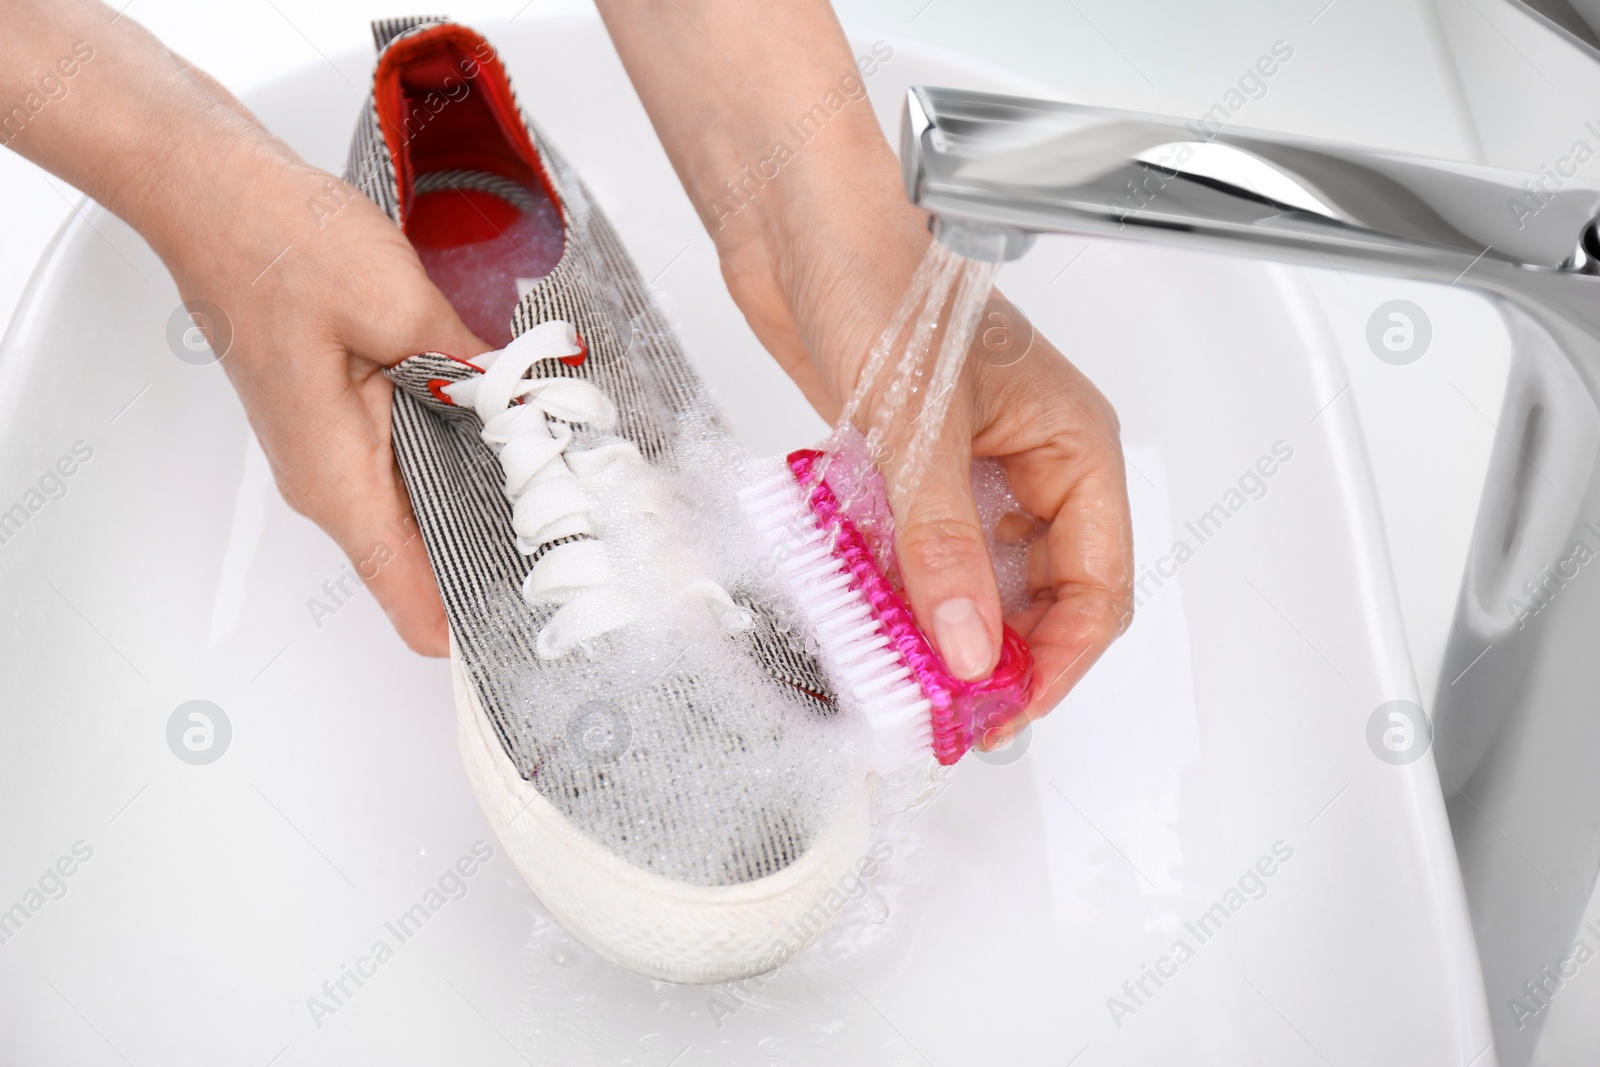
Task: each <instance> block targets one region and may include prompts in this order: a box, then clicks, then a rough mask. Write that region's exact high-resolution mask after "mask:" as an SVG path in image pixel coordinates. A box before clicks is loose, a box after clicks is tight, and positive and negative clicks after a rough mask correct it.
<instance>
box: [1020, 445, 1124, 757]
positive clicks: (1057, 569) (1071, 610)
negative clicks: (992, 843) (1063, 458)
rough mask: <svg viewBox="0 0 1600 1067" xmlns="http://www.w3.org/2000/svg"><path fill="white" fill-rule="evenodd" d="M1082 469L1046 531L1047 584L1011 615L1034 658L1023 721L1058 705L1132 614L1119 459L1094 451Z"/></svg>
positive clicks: (1028, 483) (1025, 479) (1119, 457)
mask: <svg viewBox="0 0 1600 1067" xmlns="http://www.w3.org/2000/svg"><path fill="white" fill-rule="evenodd" d="M1086 467H1087V469H1084V470H1082V471H1081V472H1079V474H1078V476H1077V477H1076V479H1075V480H1073V481H1071V482H1070V484H1069V487H1068V489H1067V490H1066V492H1065V494H1064V496H1063V498H1062V500H1061V503H1060V506H1059V507H1058V508H1057V510H1056V512H1055V518H1054V520H1053V521H1052V522H1051V524H1050V529H1049V531H1048V533H1047V534H1046V545H1047V551H1048V554H1049V582H1050V584H1049V585H1048V586H1047V587H1046V588H1044V589H1042V590H1040V591H1039V592H1038V593H1037V594H1036V596H1035V600H1034V604H1033V606H1032V607H1031V608H1030V609H1029V610H1028V611H1026V612H1023V613H1022V615H1023V616H1024V618H1022V619H1019V620H1018V621H1019V622H1021V623H1023V625H1024V626H1025V627H1026V630H1027V632H1026V633H1025V634H1024V636H1025V637H1026V638H1027V640H1028V644H1029V647H1030V648H1031V649H1032V650H1033V657H1034V687H1033V695H1032V699H1031V701H1030V702H1029V705H1028V708H1027V709H1026V712H1025V715H1026V720H1031V719H1035V718H1038V717H1040V716H1042V715H1044V714H1046V713H1048V712H1049V711H1050V710H1051V709H1053V708H1054V707H1055V706H1056V705H1057V704H1059V703H1060V702H1061V700H1062V698H1064V697H1065V696H1066V694H1067V693H1068V692H1069V691H1070V690H1071V689H1072V687H1073V686H1075V685H1076V684H1077V683H1078V681H1079V680H1080V679H1081V678H1082V677H1083V675H1084V673H1085V672H1086V671H1088V669H1089V668H1090V667H1092V666H1093V665H1094V663H1095V662H1096V661H1097V660H1098V659H1099V658H1100V656H1101V654H1102V653H1104V652H1105V650H1106V649H1107V648H1108V647H1109V646H1110V645H1111V642H1112V641H1114V640H1115V639H1116V638H1117V636H1118V635H1120V634H1121V633H1122V632H1123V630H1125V629H1126V628H1127V625H1128V623H1129V622H1130V621H1131V618H1132V569H1133V544H1132V538H1131V535H1130V533H1129V530H1130V526H1129V521H1130V520H1129V513H1128V497H1127V485H1126V482H1125V479H1124V473H1123V465H1122V461H1121V456H1120V454H1111V453H1110V452H1109V450H1100V449H1096V450H1095V452H1094V455H1093V457H1092V458H1089V459H1088V460H1087V461H1086ZM1019 480H1020V481H1022V482H1023V483H1024V484H1025V485H1032V484H1034V483H1033V481H1032V479H1029V478H1022V479H1019ZM1019 725H1020V724H1019Z"/></svg>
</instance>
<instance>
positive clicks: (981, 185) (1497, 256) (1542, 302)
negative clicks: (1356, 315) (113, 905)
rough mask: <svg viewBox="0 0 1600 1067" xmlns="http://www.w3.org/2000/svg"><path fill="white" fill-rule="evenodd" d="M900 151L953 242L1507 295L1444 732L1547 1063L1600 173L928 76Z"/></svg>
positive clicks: (1569, 818) (1523, 1047)
mask: <svg viewBox="0 0 1600 1067" xmlns="http://www.w3.org/2000/svg"><path fill="white" fill-rule="evenodd" d="M901 163H902V167H903V169H904V174H905V183H906V190H907V192H908V193H909V194H910V196H911V199H912V201H913V202H915V203H917V204H919V205H921V206H922V207H924V208H926V209H927V210H929V211H930V212H931V213H932V228H933V232H934V234H935V236H936V237H937V238H938V240H940V241H941V242H943V243H944V244H946V245H948V246H949V247H951V248H952V249H954V250H956V251H958V252H961V253H963V254H966V255H968V256H972V257H974V258H980V259H988V260H1009V259H1015V258H1017V257H1018V256H1020V255H1022V254H1023V253H1024V252H1025V251H1026V250H1027V248H1028V247H1029V245H1031V244H1032V243H1033V239H1034V236H1035V235H1037V234H1039V233H1074V234H1084V235H1098V236H1106V237H1121V238H1130V239H1136V240H1148V241H1155V242H1158V243H1162V244H1175V245H1185V246H1190V247H1200V248H1205V249H1212V250H1215V251H1218V252H1229V253H1237V254H1242V255H1246V256H1251V257H1255V258H1259V259H1268V260H1274V261H1279V262H1287V263H1294V264H1301V265H1308V266H1313V267H1335V268H1348V269H1351V270H1354V271H1363V272H1366V273H1372V274H1383V275H1389V276H1394V277H1401V278H1408V279H1415V280H1419V281H1426V282H1436V283H1440V284H1457V285H1465V286H1469V287H1471V288H1473V289H1476V290H1478V291H1480V292H1482V293H1484V294H1486V295H1487V296H1488V297H1489V298H1490V299H1491V300H1492V301H1493V302H1494V303H1495V305H1496V306H1497V307H1498V309H1499V310H1500V312H1501V314H1502V315H1503V316H1504V317H1505V320H1506V323H1507V326H1508V328H1509V331H1510V335H1511V339H1512V343H1513V349H1514V355H1513V360H1512V369H1511V373H1510V380H1509V381H1508V383H1507V388H1506V394H1505V401H1504V404H1503V407H1502V411H1501V415H1500V421H1499V427H1498V430H1499V432H1498V434H1497V438H1496V442H1495V445H1494V450H1493V453H1492V456H1491V459H1490V463H1489V470H1488V474H1487V477H1486V480H1485V484H1484V488H1483V492H1482V496H1481V498H1480V501H1479V505H1478V515H1477V520H1476V524H1475V526H1474V530H1473V534H1472V540H1471V546H1470V549H1469V552H1468V558H1467V564H1466V570H1465V573H1464V574H1463V576H1462V581H1461V589H1460V593H1459V596H1458V599H1457V606H1456V614H1455V619H1454V623H1453V626H1452V630H1451V634H1450V638H1449V644H1448V649H1447V652H1446V656H1445V663H1444V669H1443V671H1442V673H1441V677H1440V679H1439V680H1438V682H1437V688H1436V691H1435V692H1436V695H1435V699H1434V705H1433V720H1434V756H1435V761H1436V765H1437V767H1438V770H1439V775H1440V779H1441V786H1442V788H1443V789H1444V792H1445V796H1446V802H1447V807H1448V811H1449V813H1450V823H1451V831H1452V836H1453V837H1454V839H1455V844H1456V852H1457V856H1458V859H1459V861H1460V865H1461V872H1462V878H1463V881H1464V884H1465V887H1466V895H1467V901H1468V905H1469V908H1470V910H1471V913H1472V920H1473V927H1474V931H1475V934H1476V938H1477V942H1478V951H1479V957H1480V960H1481V962H1482V966H1483V972H1484V984H1485V989H1486V992H1487V994H1488V1001H1489V1009H1490V1017H1491V1019H1492V1021H1493V1025H1494V1029H1495V1041H1496V1047H1497V1050H1498V1053H1499V1058H1500V1062H1501V1063H1502V1064H1503V1065H1506V1067H1515V1065H1519V1064H1526V1063H1528V1062H1529V1061H1530V1060H1531V1059H1532V1057H1533V1054H1534V1049H1535V1045H1536V1042H1537V1039H1538V1033H1539V1024H1540V1023H1542V1021H1543V1019H1544V1018H1545V1017H1546V1014H1547V1013H1544V1012H1539V1013H1537V1014H1535V1015H1532V1016H1531V1017H1529V1016H1523V1017H1521V1018H1520V1019H1519V1018H1517V1017H1516V1015H1515V1013H1513V1012H1510V1011H1508V1010H1507V1005H1508V1001H1509V1000H1511V999H1512V998H1517V999H1520V1000H1524V1001H1525V1000H1526V998H1527V996H1528V994H1527V992H1526V990H1525V985H1524V983H1526V982H1528V981H1529V980H1532V981H1534V982H1535V983H1538V982H1540V981H1541V980H1542V979H1541V974H1542V969H1543V968H1545V967H1546V965H1552V964H1554V963H1555V961H1558V960H1560V959H1562V958H1563V957H1566V956H1567V955H1568V954H1569V953H1570V952H1571V949H1572V945H1573V942H1574V941H1575V940H1576V939H1577V938H1578V937H1579V936H1580V933H1581V932H1580V923H1581V922H1582V920H1583V912H1584V909H1585V907H1586V906H1587V904H1588V902H1589V900H1590V897H1591V894H1592V892H1593V890H1594V888H1595V884H1596V875H1597V872H1600V469H1597V466H1596V462H1595V461H1596V458H1597V456H1600V407H1597V404H1596V397H1597V396H1600V227H1597V224H1596V219H1597V216H1600V184H1597V183H1593V182H1588V181H1583V180H1580V179H1577V178H1575V177H1568V176H1564V175H1555V174H1552V173H1550V172H1549V171H1548V169H1547V170H1545V171H1542V172H1540V173H1531V174H1529V173H1520V172H1513V171H1507V170H1499V169H1495V168H1491V167H1485V166H1478V165H1473V164H1467V163H1457V162H1448V161H1444V160H1434V159H1424V158H1420V157H1417V156H1410V155H1405V154H1403V153H1399V152H1389V151H1382V150H1378V149H1368V148H1360V147H1354V146H1349V145H1343V144H1336V143H1331V142H1326V141H1319V140H1313V139H1310V138H1304V137H1294V136H1287V135H1280V134H1273V133H1264V132H1260V131H1254V130H1245V129H1241V128H1238V127H1232V126H1223V125H1217V124H1214V123H1209V122H1182V121H1179V120H1177V119H1171V118H1163V117H1158V116H1153V115H1142V114H1136V113H1132V112H1125V111H1114V110H1109V109H1106V108H1096V107H1084V106H1079V105H1076V104H1064V103H1056V102H1051V101H1045V100H1030V99H1022V98H1016V97H1006V96H995V95H990V94H984V93H972V92H963V91H958V90H952V89H934V88H926V87H917V88H913V89H912V90H911V91H910V93H909V94H908V96H907V99H906V107H905V113H904V117H903V124H902V134H901ZM1580 544H1581V545H1583V546H1585V549H1584V550H1581V551H1580V550H1579V549H1578V547H1577V546H1579V545H1580ZM1591 558H1592V559H1594V560H1595V562H1594V564H1593V565H1592V566H1591V565H1589V562H1588V561H1589V559H1591ZM1591 572H1592V573H1591ZM1496 827H1500V828H1515V829H1514V832H1515V836H1516V843H1515V844H1512V843H1511V841H1510V840H1509V839H1508V838H1506V837H1503V836H1502V835H1501V833H1500V830H1499V829H1496ZM1508 832H1511V831H1510V830H1509V829H1508Z"/></svg>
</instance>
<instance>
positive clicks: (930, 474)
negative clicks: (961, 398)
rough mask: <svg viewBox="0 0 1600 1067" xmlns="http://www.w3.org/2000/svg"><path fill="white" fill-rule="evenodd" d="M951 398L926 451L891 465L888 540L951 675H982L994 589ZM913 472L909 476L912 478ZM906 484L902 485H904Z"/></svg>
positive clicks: (989, 655) (994, 651)
mask: <svg viewBox="0 0 1600 1067" xmlns="http://www.w3.org/2000/svg"><path fill="white" fill-rule="evenodd" d="M958 406H959V405H957V406H953V407H952V410H951V414H950V418H949V420H948V421H947V423H946V426H945V428H944V430H945V432H944V433H943V435H942V438H941V440H940V441H939V443H938V444H937V445H936V451H935V452H934V454H933V455H931V456H928V457H926V458H924V459H920V460H915V459H914V460H913V462H916V463H918V464H919V465H920V470H917V471H914V470H912V469H911V467H910V466H909V465H908V464H905V463H902V464H900V465H898V466H895V465H891V469H890V471H889V472H888V473H887V474H886V480H887V481H888V483H889V497H890V501H891V502H892V503H893V504H894V505H895V529H896V538H895V546H896V550H897V555H898V559H899V564H900V576H901V578H902V580H903V581H904V582H905V588H906V594H907V596H908V597H909V598H910V601H911V609H912V612H913V613H914V614H915V615H916V618H917V624H918V625H919V626H921V628H922V631H923V633H925V634H927V635H929V636H930V637H931V638H932V640H933V643H934V646H935V647H936V648H937V649H938V651H939V654H940V655H941V656H942V657H943V658H944V662H945V666H946V667H948V668H949V669H950V673H952V674H954V675H955V676H956V677H957V678H962V679H965V680H968V681H971V680H975V679H979V678H987V677H988V676H989V675H990V674H992V673H993V672H994V668H995V664H996V662H997V661H998V660H999V657H1000V614H1001V611H1000V591H999V589H998V587H997V586H996V584H995V577H994V567H993V564H991V562H990V560H989V546H988V543H987V541H986V540H985V538H984V532H983V525H982V523H981V522H980V520H979V518H978V508H977V504H976V503H975V502H974V500H973V497H972V476H971V471H972V453H971V447H970V442H971V440H972V436H971V433H970V431H968V430H966V429H964V427H963V426H962V425H961V423H962V421H963V420H962V419H961V418H960V417H959V416H958V415H957V411H956V409H955V408H956V407H958ZM912 478H915V481H914V482H913V481H912V480H911V479H912ZM908 490H909V491H908Z"/></svg>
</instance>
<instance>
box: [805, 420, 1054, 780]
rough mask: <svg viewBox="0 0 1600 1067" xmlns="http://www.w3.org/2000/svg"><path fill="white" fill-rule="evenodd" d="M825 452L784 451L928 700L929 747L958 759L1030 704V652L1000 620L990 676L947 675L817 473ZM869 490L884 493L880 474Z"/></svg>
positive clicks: (942, 758)
mask: <svg viewBox="0 0 1600 1067" xmlns="http://www.w3.org/2000/svg"><path fill="white" fill-rule="evenodd" d="M822 456H823V453H821V452H819V451H817V450H816V449H810V448H805V449H801V450H800V451H798V452H791V453H790V454H789V457H788V459H789V470H790V471H792V472H793V473H794V476H795V480H796V481H798V482H799V483H800V485H801V487H802V488H809V489H810V504H811V511H812V513H813V514H814V515H816V517H817V520H818V521H819V522H820V523H821V524H822V527H823V528H824V529H826V530H829V531H831V532H832V533H833V534H834V541H833V554H834V556H835V557H836V558H838V559H840V560H841V561H843V562H844V564H845V566H846V567H848V568H849V570H850V574H851V576H852V581H851V585H852V586H853V587H854V588H855V589H857V590H859V591H860V592H861V594H862V595H863V596H865V597H866V599H867V603H868V605H870V606H871V608H872V613H873V615H874V616H875V617H876V618H877V620H878V622H879V623H881V624H882V626H883V628H884V632H885V633H886V634H888V636H889V640H890V641H891V642H892V643H893V644H894V646H895V648H896V649H897V650H898V651H899V652H900V655H901V657H902V658H903V659H904V660H905V661H906V664H907V665H908V666H910V668H911V670H912V672H913V673H914V674H915V675H916V678H917V682H918V683H919V684H920V685H921V686H922V691H923V694H924V695H926V696H927V698H928V700H929V702H930V703H931V704H932V705H933V710H932V712H931V719H932V726H933V753H934V755H935V756H936V757H938V760H939V762H940V763H943V764H946V765H949V764H952V763H954V762H956V760H958V759H960V758H961V757H962V756H963V755H964V754H965V753H966V751H967V750H968V749H970V748H971V747H972V745H973V742H974V741H975V740H977V739H978V738H981V737H982V736H983V735H984V734H985V733H986V732H988V731H990V730H994V729H998V728H999V727H1000V726H1002V725H1004V724H1005V723H1006V722H1009V721H1010V720H1011V719H1012V718H1013V717H1015V716H1016V715H1017V714H1018V713H1019V712H1021V711H1022V709H1023V708H1025V707H1026V706H1027V704H1028V698H1029V696H1030V694H1031V693H1032V688H1033V654H1032V653H1031V652H1029V651H1028V644H1027V642H1026V641H1024V640H1023V639H1022V637H1021V636H1020V635H1019V634H1018V633H1017V632H1016V631H1015V630H1013V629H1012V628H1011V627H1009V626H1002V627H1001V641H1000V662H999V664H998V665H997V666H996V667H995V669H994V673H993V674H991V675H990V676H989V677H988V678H985V679H982V680H981V681H976V682H967V681H963V680H961V679H960V678H957V677H956V676H955V675H953V674H951V673H950V671H949V669H948V668H946V667H945V665H944V659H943V658H942V657H941V656H940V655H939V653H938V651H937V650H935V649H934V647H933V644H932V642H930V641H929V640H928V639H927V637H926V636H924V635H923V633H922V630H921V629H920V628H919V627H918V626H917V621H916V618H915V617H914V616H913V615H912V614H911V609H910V608H908V607H907V606H906V602H905V601H904V600H902V599H901V597H900V594H899V593H897V592H895V590H894V586H893V585H892V584H891V583H890V582H889V580H888V578H886V577H885V576H884V574H883V572H882V571H881V570H879V568H878V564H877V561H876V560H875V559H874V558H873V554H872V548H871V546H869V545H868V544H867V541H866V538H864V537H862V536H861V532H860V531H859V530H857V529H856V527H855V524H854V523H852V522H851V521H850V519H849V518H848V517H847V516H846V515H845V513H844V508H843V507H842V506H841V505H840V503H839V498H838V496H837V495H836V494H835V493H834V491H833V489H832V487H830V486H829V485H828V482H827V478H826V476H824V477H822V478H816V477H815V471H816V464H817V461H818V460H819V459H821V458H822ZM874 491H876V492H878V493H880V494H881V493H882V492H883V489H882V484H881V481H880V482H879V483H878V484H877V485H875V486H874Z"/></svg>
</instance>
